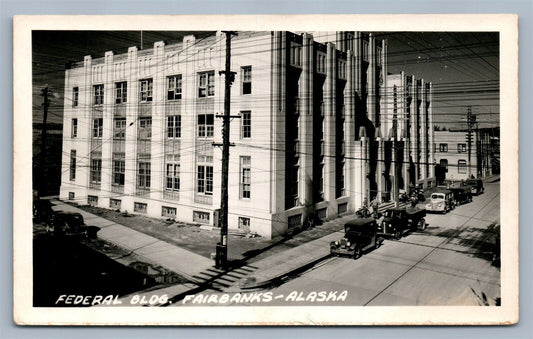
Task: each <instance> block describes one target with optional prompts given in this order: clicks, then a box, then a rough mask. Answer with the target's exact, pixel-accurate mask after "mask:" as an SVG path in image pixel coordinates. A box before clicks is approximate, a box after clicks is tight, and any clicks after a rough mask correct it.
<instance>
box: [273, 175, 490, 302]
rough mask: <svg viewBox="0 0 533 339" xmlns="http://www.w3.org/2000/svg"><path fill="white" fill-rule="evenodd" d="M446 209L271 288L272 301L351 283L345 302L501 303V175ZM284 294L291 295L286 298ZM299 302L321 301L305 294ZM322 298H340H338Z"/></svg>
mask: <svg viewBox="0 0 533 339" xmlns="http://www.w3.org/2000/svg"><path fill="white" fill-rule="evenodd" d="M485 188H486V189H485V193H484V194H482V195H480V196H477V197H474V201H473V202H472V203H469V204H466V205H463V206H458V207H457V208H455V210H453V211H452V212H450V213H448V214H446V215H436V214H431V215H428V216H427V218H426V220H427V222H428V224H429V225H428V229H427V230H426V231H425V232H421V233H413V234H410V235H408V236H406V237H404V238H402V239H401V240H400V241H395V240H387V241H385V243H384V245H383V246H382V247H380V248H379V249H377V250H373V251H371V252H370V253H367V254H366V255H364V256H363V257H362V258H360V259H359V260H353V259H349V258H331V259H328V260H326V261H324V262H322V263H320V264H319V265H317V266H316V267H315V268H313V269H311V270H309V271H307V272H305V273H303V274H302V275H300V276H299V277H296V278H294V279H292V280H290V281H289V282H287V283H286V284H283V285H281V286H280V287H278V288H275V289H274V290H272V292H273V295H274V296H278V297H279V299H274V300H273V301H272V302H270V303H269V305H276V304H279V305H286V304H287V303H286V300H285V297H287V296H288V295H289V294H290V293H291V292H293V291H297V293H298V295H299V294H300V292H302V295H301V297H302V298H303V299H305V298H306V296H308V295H309V293H311V292H313V291H316V292H319V291H327V292H330V291H338V293H337V295H338V294H340V293H341V292H342V291H344V290H347V291H348V295H347V298H346V300H345V301H342V303H341V304H342V305H372V306H381V305H388V306H391V305H479V304H481V303H483V301H482V300H483V294H485V296H486V300H487V301H486V302H487V303H489V304H491V305H494V303H495V299H496V298H499V297H500V270H499V268H497V267H494V266H492V265H491V260H490V259H491V255H492V254H491V250H492V248H491V244H492V243H493V241H494V235H495V234H496V232H498V228H497V227H495V224H498V223H499V209H500V203H499V182H496V183H492V184H490V183H489V184H485ZM281 295H283V296H284V297H283V298H282V297H280V296H281ZM296 304H297V305H307V304H308V305H311V304H314V305H316V304H317V303H316V302H314V303H313V302H310V301H309V302H305V301H300V302H297V303H296ZM322 304H330V305H339V304H340V303H339V302H338V301H337V302H335V301H329V302H325V303H322Z"/></svg>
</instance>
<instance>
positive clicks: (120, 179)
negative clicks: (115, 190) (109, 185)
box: [113, 159, 126, 186]
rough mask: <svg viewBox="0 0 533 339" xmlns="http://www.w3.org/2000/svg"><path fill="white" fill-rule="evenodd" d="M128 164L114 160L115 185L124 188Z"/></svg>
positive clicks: (120, 160) (121, 160)
mask: <svg viewBox="0 0 533 339" xmlns="http://www.w3.org/2000/svg"><path fill="white" fill-rule="evenodd" d="M125 169H126V162H125V161H124V159H117V160H113V185H117V186H124V173H125Z"/></svg>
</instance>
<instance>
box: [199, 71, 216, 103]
mask: <svg viewBox="0 0 533 339" xmlns="http://www.w3.org/2000/svg"><path fill="white" fill-rule="evenodd" d="M214 96H215V71H205V72H199V73H198V98H210V97H214Z"/></svg>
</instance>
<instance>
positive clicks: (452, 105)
mask: <svg viewBox="0 0 533 339" xmlns="http://www.w3.org/2000/svg"><path fill="white" fill-rule="evenodd" d="M213 33H214V32H183V31H180V32H171V31H158V32H152V31H143V32H142V47H143V48H145V49H146V48H151V47H152V46H153V43H154V42H155V41H161V40H164V41H166V42H167V43H168V44H173V43H177V42H181V40H182V38H183V36H184V35H189V34H195V35H196V36H197V37H200V38H201V37H204V36H206V35H211V34H213ZM374 35H375V36H376V37H377V38H378V39H386V40H387V41H388V71H389V73H399V72H401V71H405V73H406V74H408V75H414V76H415V77H417V78H423V79H424V80H425V81H427V82H432V83H433V88H434V97H433V107H434V110H433V112H434V115H435V117H434V121H435V123H436V124H437V125H441V126H447V127H452V128H466V124H465V121H464V118H465V117H466V111H467V106H472V111H473V113H474V114H477V120H478V121H479V127H494V126H499V35H498V33H487V32H377V33H374ZM130 46H137V47H139V48H141V32H140V31H34V32H33V36H32V58H33V59H32V71H33V119H34V122H35V123H38V122H42V105H41V104H42V97H41V96H40V93H41V89H42V88H43V87H45V86H46V85H48V86H49V87H50V90H51V91H52V92H53V93H55V95H54V97H52V102H51V105H50V110H49V118H48V121H49V122H54V123H61V122H62V116H63V113H62V111H63V99H62V98H63V91H64V77H65V65H66V64H67V63H68V62H70V61H76V62H77V61H83V57H84V56H85V55H89V54H91V55H92V56H93V57H95V58H99V57H103V56H104V53H105V52H106V51H110V50H113V51H115V52H116V53H117V54H122V53H125V52H127V49H128V47H130Z"/></svg>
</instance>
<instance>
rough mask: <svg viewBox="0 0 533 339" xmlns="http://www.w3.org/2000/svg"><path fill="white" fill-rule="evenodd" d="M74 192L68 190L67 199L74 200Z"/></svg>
mask: <svg viewBox="0 0 533 339" xmlns="http://www.w3.org/2000/svg"><path fill="white" fill-rule="evenodd" d="M74 197H75V194H74V192H68V200H74Z"/></svg>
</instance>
